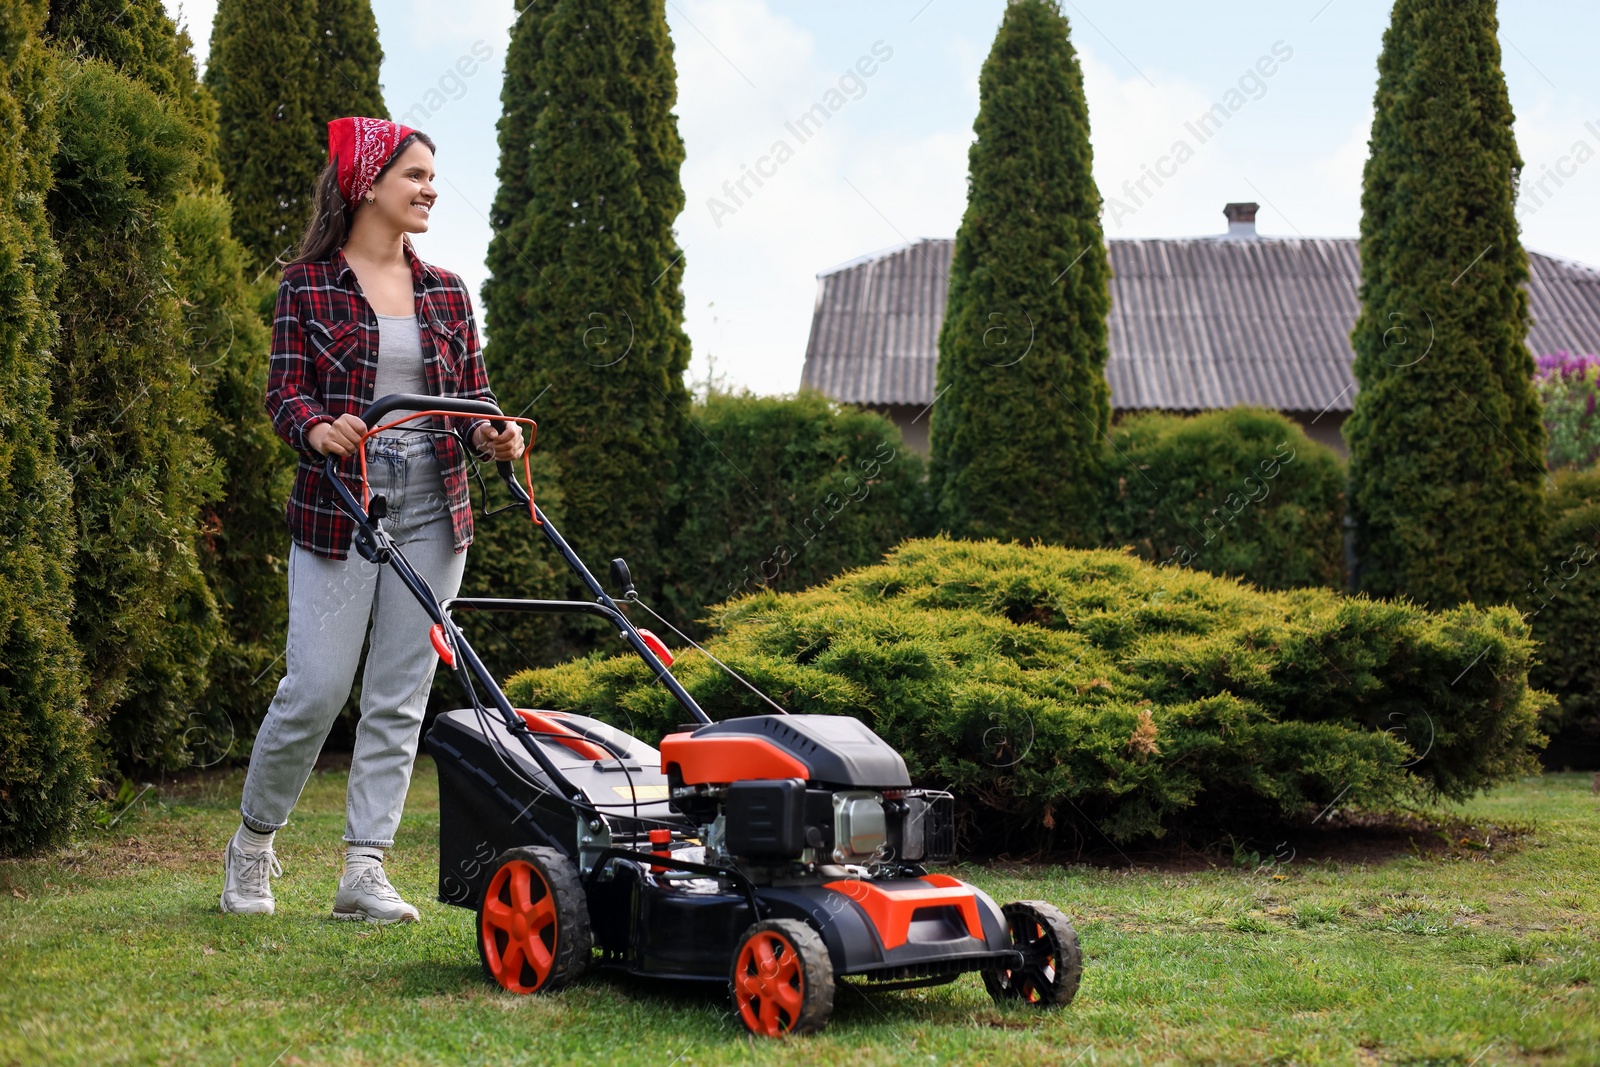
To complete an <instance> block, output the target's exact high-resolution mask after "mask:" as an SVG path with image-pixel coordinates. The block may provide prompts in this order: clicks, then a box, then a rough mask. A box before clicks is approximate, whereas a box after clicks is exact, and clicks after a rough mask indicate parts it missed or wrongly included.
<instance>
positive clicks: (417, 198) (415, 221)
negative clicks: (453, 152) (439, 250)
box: [358, 141, 439, 233]
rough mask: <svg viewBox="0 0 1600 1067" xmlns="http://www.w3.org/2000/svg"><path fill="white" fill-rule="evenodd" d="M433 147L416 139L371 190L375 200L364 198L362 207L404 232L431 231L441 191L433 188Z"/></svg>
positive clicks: (364, 210) (361, 208) (369, 194)
mask: <svg viewBox="0 0 1600 1067" xmlns="http://www.w3.org/2000/svg"><path fill="white" fill-rule="evenodd" d="M433 179H434V173H433V150H432V149H431V148H429V147H428V146H427V145H425V144H423V143H422V142H421V141H412V142H411V145H410V147H408V148H407V149H406V150H405V151H404V152H402V153H401V154H400V156H399V157H398V158H397V159H395V161H394V163H393V165H392V166H390V167H389V168H388V169H387V170H385V171H384V172H383V174H382V176H380V177H379V178H378V180H377V181H375V182H373V183H372V191H371V192H370V193H368V194H367V195H368V196H371V197H372V198H373V200H374V202H373V203H370V204H369V203H367V202H366V201H365V200H362V202H361V204H360V206H359V208H358V210H359V211H361V212H366V213H370V214H371V215H373V216H375V220H382V221H383V222H385V223H387V224H389V225H391V226H393V227H394V228H395V229H396V230H399V231H400V232H402V233H426V232H428V213H429V211H430V210H431V209H432V208H433V203H434V201H435V200H437V199H438V198H439V194H438V193H436V192H434V190H433Z"/></svg>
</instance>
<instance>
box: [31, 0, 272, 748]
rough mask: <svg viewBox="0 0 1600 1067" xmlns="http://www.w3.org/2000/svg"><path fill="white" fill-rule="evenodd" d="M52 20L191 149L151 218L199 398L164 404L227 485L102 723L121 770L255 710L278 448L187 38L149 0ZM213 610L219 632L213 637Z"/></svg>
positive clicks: (225, 734)
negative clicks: (167, 198)
mask: <svg viewBox="0 0 1600 1067" xmlns="http://www.w3.org/2000/svg"><path fill="white" fill-rule="evenodd" d="M52 26H53V28H54V31H55V34H56V36H57V40H58V42H59V43H60V44H61V45H62V46H63V48H64V49H69V50H70V51H71V53H72V54H73V55H77V56H94V57H96V58H99V59H103V60H105V61H106V62H108V63H110V64H112V65H113V66H115V67H116V69H117V70H118V72H119V73H121V74H122V75H124V76H126V77H128V78H130V79H133V80H135V81H136V82H138V83H140V84H142V85H143V86H145V87H146V88H148V89H150V90H153V91H154V92H155V93H157V94H158V95H159V96H160V97H161V99H162V102H163V106H164V108H165V110H166V112H167V114H168V115H169V116H170V117H172V118H174V119H175V120H178V121H180V122H182V123H183V124H184V125H186V126H187V127H188V130H189V133H190V135H191V136H192V138H193V141H194V144H195V145H196V146H197V158H196V160H195V163H194V171H193V177H192V179H191V181H190V182H189V184H188V187H187V188H184V189H182V190H181V191H180V192H179V193H178V194H177V195H176V196H175V197H174V198H173V200H172V202H171V204H170V207H168V208H166V209H159V208H158V209H156V211H155V212H154V214H153V216H152V218H153V219H154V220H155V221H156V224H157V225H160V226H162V227H164V228H165V229H166V230H167V231H168V233H169V235H170V240H171V247H172V251H173V255H172V256H171V258H170V260H169V261H168V262H167V263H166V264H165V266H164V271H163V274H164V278H165V280H164V281H163V282H160V283H159V285H158V288H161V287H163V286H170V291H171V292H172V293H175V294H176V296H177V298H178V302H179V304H180V307H181V309H182V323H181V331H180V332H178V333H177V334H176V335H175V339H176V340H177V341H178V346H179V349H180V350H181V352H182V354H183V356H184V357H185V358H186V360H187V364H188V367H187V370H188V372H189V375H188V381H189V385H190V391H191V392H193V393H197V394H198V399H199V401H200V402H199V404H198V405H196V404H195V403H194V402H193V401H194V400H195V397H194V396H190V397H188V398H187V400H188V403H187V404H186V405H185V406H184V407H183V408H181V409H175V412H176V413H177V415H178V421H177V422H175V423H174V424H173V425H172V426H171V427H170V430H171V432H173V433H174V434H176V435H178V437H179V438H180V439H181V438H182V437H183V436H186V435H193V434H197V435H198V436H199V437H200V438H202V439H203V440H204V441H205V442H207V443H209V444H210V446H211V452H212V454H213V457H214V462H215V464H216V472H217V475H218V476H219V477H221V478H222V479H223V480H224V488H223V491H222V493H221V494H220V495H217V496H215V497H214V498H213V499H211V500H209V501H207V502H206V503H205V505H204V507H203V511H202V513H201V514H200V515H199V516H198V518H199V529H198V530H197V531H196V532H197V533H198V535H199V538H198V543H197V544H196V545H195V554H194V555H196V556H197V558H198V560H199V563H200V565H201V569H200V570H197V569H195V568H194V567H192V566H187V565H186V566H185V567H184V568H182V573H181V574H174V575H172V579H173V585H172V599H171V601H170V602H169V603H168V604H167V605H166V606H165V612H166V619H167V622H168V624H169V625H167V626H164V627H162V628H161V629H160V631H159V633H158V634H157V635H156V637H155V642H154V644H153V646H152V648H151V650H150V651H149V652H148V653H147V654H145V655H144V657H143V660H142V662H141V663H140V665H139V667H138V669H137V671H135V672H134V673H133V674H132V675H131V677H130V680H129V686H128V691H127V693H126V694H125V695H124V696H123V698H122V700H121V702H120V704H119V706H118V708H117V711H116V713H115V714H114V715H113V716H112V720H111V721H112V727H113V731H112V740H113V751H114V753H115V754H116V755H117V757H118V758H119V759H120V760H121V761H123V762H124V763H139V764H145V765H157V766H168V767H170V766H173V765H175V764H179V763H183V762H188V761H191V760H194V759H196V758H199V759H202V760H209V759H212V758H220V756H221V755H222V754H223V753H225V752H226V751H227V750H228V748H229V746H230V745H231V743H232V742H233V741H235V740H236V739H237V737H236V735H237V734H238V733H240V732H241V731H248V728H249V727H250V725H251V724H252V723H253V722H254V721H255V719H256V718H258V717H259V715H260V713H261V709H262V707H264V705H265V702H266V700H267V698H268V697H270V689H271V686H272V684H273V683H274V682H275V681H276V678H275V677H269V675H270V673H271V672H270V671H268V670H267V669H266V668H268V667H269V666H270V664H271V663H272V661H273V660H275V659H276V658H277V655H278V653H279V651H281V649H282V630H283V622H284V616H285V603H284V599H285V590H284V560H283V558H282V557H283V544H282V542H283V541H284V534H283V523H282V514H281V503H282V495H283V494H284V492H286V485H285V484H284V483H285V478H286V476H287V474H288V472H289V466H290V464H289V458H290V453H289V452H288V450H287V448H286V447H285V446H283V445H282V444H281V443H280V442H279V441H278V440H277V438H276V435H275V434H273V432H272V428H271V424H270V423H269V422H268V420H267V418H266V413H265V411H264V410H263V409H262V406H261V397H262V395H263V393H264V390H265V376H266V350H267V336H266V330H265V327H264V326H263V324H262V323H261V321H260V319H259V317H258V316H257V314H256V312H255V310H254V309H253V307H252V304H253V300H252V297H251V295H250V285H249V281H248V279H247V277H246V274H245V271H246V267H245V263H244V258H245V257H244V252H243V249H242V248H241V247H240V245H239V243H238V242H237V241H236V240H235V239H234V238H233V236H232V233H231V224H230V205H229V203H228V199H227V197H226V195H225V194H224V193H223V191H222V171H221V168H220V165H219V163H218V159H217V134H216V116H217V108H216V103H215V101H214V100H213V99H212V97H211V94H210V93H209V92H208V91H207V90H206V89H205V88H204V87H203V86H202V85H201V84H200V81H199V78H198V76H197V72H196V70H195V64H194V59H193V57H192V54H191V47H190V41H189V38H188V35H187V33H184V32H181V31H179V30H178V28H177V27H176V26H175V25H174V24H173V23H172V21H171V20H170V19H169V18H168V17H167V15H166V13H165V11H164V10H163V8H162V6H161V4H160V3H159V0H133V2H132V3H123V2H122V0H117V2H116V3H115V4H112V3H110V2H109V0H57V3H56V5H55V8H54V10H53V13H52ZM180 447H181V446H180ZM182 558H183V559H184V560H186V561H187V560H189V559H190V558H193V557H192V556H191V554H190V553H187V552H186V553H184V554H183V557H182ZM202 570H203V574H202ZM218 611H220V613H221V615H222V619H223V621H224V622H225V624H226V631H225V632H224V633H222V634H221V635H214V634H213V632H212V631H213V629H214V627H213V622H212V616H213V615H214V614H215V613H216V612H218ZM216 636H220V643H218V641H217V640H213V637H216ZM213 651H214V653H215V654H214V656H213V655H212V654H211V653H212V652H213ZM202 691H203V692H204V696H203V697H202Z"/></svg>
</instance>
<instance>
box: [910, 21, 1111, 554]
mask: <svg viewBox="0 0 1600 1067" xmlns="http://www.w3.org/2000/svg"><path fill="white" fill-rule="evenodd" d="M978 100H979V103H978V118H977V121H976V122H975V123H974V125H973V129H974V131H975V132H976V133H977V140H976V141H975V142H974V143H973V145H972V148H971V151H970V152H969V154H968V166H969V173H968V178H967V211H966V215H965V216H964V217H963V218H962V220H961V228H960V230H958V231H957V233H956V244H955V255H954V259H953V262H952V263H951V266H950V295H949V305H948V308H947V310H946V312H945V319H944V325H943V327H942V328H941V329H940V332H939V367H938V381H937V387H936V401H935V403H934V406H933V411H932V414H931V420H932V421H931V425H930V428H929V437H930V443H931V446H932V465H931V469H930V479H931V481H932V487H933V491H934V494H935V496H936V498H937V503H938V509H939V516H940V521H941V522H942V524H943V525H944V526H945V528H946V529H948V530H949V531H950V532H951V533H953V534H955V535H957V536H962V537H999V538H1020V539H1036V540H1040V541H1047V542H1052V543H1056V544H1068V545H1093V544H1098V543H1099V520H1098V519H1097V517H1096V504H1095V501H1096V499H1097V493H1098V483H1099V480H1100V478H1101V466H1102V460H1101V455H1102V449H1103V445H1102V442H1101V438H1102V437H1104V435H1105V432H1106V427H1107V424H1108V422H1109V420H1110V388H1109V386H1108V385H1107V384H1106V380H1105V373H1104V368H1105V362H1106V355H1107V347H1106V315H1107V313H1108V312H1109V311H1110V308H1111V296H1110V288H1109V279H1110V276H1111V268H1110V264H1109V263H1108V261H1107V258H1106V251H1105V245H1104V241H1103V237H1102V235H1101V231H1100V193H1099V190H1098V189H1097V188H1096V186H1095V183H1094V176H1093V173H1092V168H1093V152H1092V150H1091V149H1090V146H1089V111H1088V107H1087V105H1086V104H1085V103H1084V97H1083V75H1082V72H1081V71H1080V69H1079V67H1078V61H1077V54H1076V52H1075V51H1074V49H1073V47H1072V42H1071V40H1070V37H1069V28H1068V25H1067V20H1066V18H1065V16H1063V15H1062V14H1061V11H1060V8H1059V7H1058V6H1057V4H1056V2H1055V0H1014V2H1013V3H1011V4H1009V5H1008V6H1007V8H1006V13H1005V18H1004V20H1003V21H1002V23H1001V25H1000V32H999V33H998V34H997V35H996V37H995V41H994V46H993V47H992V48H991V49H990V51H989V58H988V59H987V60H985V62H984V64H983V70H982V73H981V74H980V75H979V78H978Z"/></svg>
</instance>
